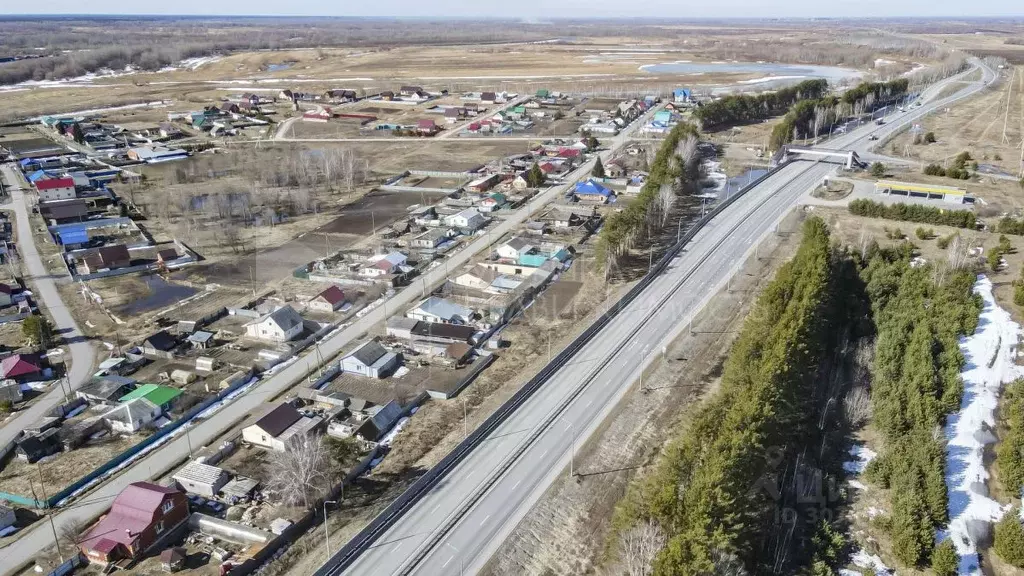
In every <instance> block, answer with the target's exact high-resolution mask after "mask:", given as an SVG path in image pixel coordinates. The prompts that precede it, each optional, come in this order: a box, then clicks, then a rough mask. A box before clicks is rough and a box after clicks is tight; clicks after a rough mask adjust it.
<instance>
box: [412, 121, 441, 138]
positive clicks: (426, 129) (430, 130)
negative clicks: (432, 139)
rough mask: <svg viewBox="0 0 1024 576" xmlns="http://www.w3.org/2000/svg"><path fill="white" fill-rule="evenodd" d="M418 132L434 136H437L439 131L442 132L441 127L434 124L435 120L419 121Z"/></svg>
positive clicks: (417, 124)
mask: <svg viewBox="0 0 1024 576" xmlns="http://www.w3.org/2000/svg"><path fill="white" fill-rule="evenodd" d="M416 130H418V131H419V132H420V134H427V135H430V136H433V135H434V134H437V133H438V131H440V130H441V127H440V126H438V125H437V123H436V122H434V121H433V120H417V121H416Z"/></svg>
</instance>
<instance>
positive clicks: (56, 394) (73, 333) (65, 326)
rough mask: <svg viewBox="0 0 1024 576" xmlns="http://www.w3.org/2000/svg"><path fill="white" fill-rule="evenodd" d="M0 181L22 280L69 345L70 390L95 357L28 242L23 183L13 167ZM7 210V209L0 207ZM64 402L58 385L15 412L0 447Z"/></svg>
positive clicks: (2, 432)
mask: <svg viewBox="0 0 1024 576" xmlns="http://www.w3.org/2000/svg"><path fill="white" fill-rule="evenodd" d="M2 171H3V178H4V180H5V181H6V182H7V187H6V188H7V191H8V192H10V195H11V205H10V207H11V208H13V210H14V218H15V224H16V227H17V234H18V254H19V256H20V257H21V260H22V263H23V264H24V266H23V271H22V274H24V280H25V281H26V282H30V283H31V286H30V288H32V289H33V291H34V292H33V294H34V295H35V300H36V302H37V304H39V306H40V307H41V308H44V309H45V310H47V311H49V313H50V317H51V318H53V325H54V329H55V330H56V331H57V332H58V333H60V334H61V336H63V337H64V339H65V340H67V342H69V344H67V345H66V347H67V348H68V350H69V351H70V352H71V358H70V360H71V366H70V369H69V371H68V384H69V385H70V387H71V388H72V389H75V388H78V387H79V386H81V385H82V384H84V383H85V382H86V381H87V380H88V379H89V376H90V375H91V374H92V368H93V360H94V359H95V357H96V354H95V351H94V350H93V347H92V344H90V343H89V341H88V340H86V339H85V338H83V337H82V332H81V331H80V330H79V329H78V324H76V323H75V319H74V318H73V317H72V316H71V313H70V312H69V311H68V309H67V307H66V306H64V301H63V300H61V297H60V292H57V284H56V282H55V281H54V278H53V276H51V275H50V273H49V272H48V271H47V269H46V265H45V264H44V263H43V260H42V258H41V257H40V255H39V251H38V250H36V245H35V243H34V242H33V239H32V224H31V222H30V221H29V218H28V205H27V204H26V201H27V198H25V194H24V192H22V185H23V183H24V180H23V179H22V177H21V174H20V173H19V172H18V171H17V170H15V169H14V167H13V164H5V165H3V166H2ZM0 208H4V209H7V208H8V207H7V206H0ZM63 401H64V392H62V386H61V385H60V384H54V385H53V387H52V388H51V389H50V391H49V392H47V393H46V394H45V395H44V396H43V397H42V398H37V399H36V401H35V402H33V403H32V405H31V406H29V407H28V408H26V409H24V410H20V411H18V413H17V414H15V416H14V417H13V418H12V419H11V420H10V421H8V422H7V423H5V424H4V426H3V428H0V446H2V445H6V444H7V443H8V442H10V441H11V440H14V438H15V436H16V435H17V434H18V433H19V432H21V431H22V430H24V429H25V428H28V427H29V426H31V425H32V424H35V423H36V422H38V421H39V419H40V418H42V417H43V415H44V414H46V413H47V412H49V411H50V409H52V408H53V407H54V406H57V405H58V404H60V403H61V402H63Z"/></svg>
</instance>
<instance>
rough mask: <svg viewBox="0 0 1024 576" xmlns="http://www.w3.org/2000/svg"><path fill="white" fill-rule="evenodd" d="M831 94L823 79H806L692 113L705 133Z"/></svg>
mask: <svg viewBox="0 0 1024 576" xmlns="http://www.w3.org/2000/svg"><path fill="white" fill-rule="evenodd" d="M827 92H828V81H827V80H824V79H814V80H804V81H803V82H800V83H799V84H797V85H796V86H792V87H790V88H783V89H781V90H776V91H774V92H766V93H763V94H730V95H728V96H723V97H722V98H719V99H718V100H713V101H711V102H708V103H706V104H703V105H702V106H701V107H699V108H697V109H696V110H695V111H694V112H693V116H694V118H696V119H697V120H698V121H700V125H701V127H702V128H703V129H704V130H714V129H717V128H721V127H723V126H730V125H735V124H746V123H750V122H754V121H757V120H763V119H765V118H771V117H772V116H777V115H779V114H781V113H783V112H785V111H786V110H787V109H789V107H790V106H792V105H793V104H795V103H796V102H799V101H800V100H808V99H809V100H815V99H818V98H821V97H822V96H824V95H825V94H826V93H827Z"/></svg>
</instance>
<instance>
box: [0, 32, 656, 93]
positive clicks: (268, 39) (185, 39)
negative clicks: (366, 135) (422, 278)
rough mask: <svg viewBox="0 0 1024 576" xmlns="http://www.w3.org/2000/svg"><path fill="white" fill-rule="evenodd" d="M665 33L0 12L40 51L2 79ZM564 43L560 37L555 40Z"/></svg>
mask: <svg viewBox="0 0 1024 576" xmlns="http://www.w3.org/2000/svg"><path fill="white" fill-rule="evenodd" d="M575 34H578V35H586V36H591V37H594V36H612V35H623V34H624V35H627V36H635V37H656V36H658V35H661V36H664V35H665V32H664V30H663V29H661V28H659V27H655V26H649V25H646V26H645V25H641V24H635V23H612V22H607V23H601V24H598V23H587V22H567V23H566V24H565V25H564V26H559V27H558V28H554V27H549V26H537V25H531V24H526V23H523V22H519V21H511V20H510V21H503V22H500V25H499V23H496V22H495V21H493V20H491V21H469V20H460V21H455V20H447V21H445V20H437V21H430V20H415V21H413V20H397V19H380V18H365V19H354V18H258V17H239V18H224V17H210V18H190V17H178V16H172V17H140V16H126V17H95V18H88V17H79V16H75V17H61V18H16V17H7V18H0V56H29V55H32V56H35V55H42V56H45V57H43V58H31V59H25V60H18V61H14V62H7V63H3V64H0V84H13V83H17V82H23V81H26V80H57V79H63V78H71V77H75V76H81V75H83V74H86V73H89V72H96V71H99V70H101V69H103V68H109V69H112V70H123V69H124V68H125V66H128V65H131V66H133V67H136V68H138V69H141V70H158V69H160V68H161V67H163V66H168V65H172V64H175V63H176V62H178V61H180V60H182V59H186V58H193V57H199V56H210V55H214V54H225V53H230V52H237V51H252V50H287V49H298V48H312V47H323V48H328V49H330V48H354V47H377V46H382V47H386V48H383V49H388V48H390V47H397V46H408V45H446V44H477V45H479V44H493V43H500V42H530V41H540V40H545V41H547V40H555V37H556V36H558V37H567V38H568V37H571V36H572V35H575ZM555 41H557V40H555Z"/></svg>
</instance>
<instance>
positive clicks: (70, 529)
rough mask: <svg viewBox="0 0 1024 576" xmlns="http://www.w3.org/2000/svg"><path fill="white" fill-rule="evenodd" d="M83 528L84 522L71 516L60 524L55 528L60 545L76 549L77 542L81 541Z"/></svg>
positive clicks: (67, 548) (68, 548)
mask: <svg viewBox="0 0 1024 576" xmlns="http://www.w3.org/2000/svg"><path fill="white" fill-rule="evenodd" d="M84 530H85V522H83V521H82V520H80V519H78V518H72V519H70V520H68V521H66V522H64V523H63V524H61V526H60V529H59V530H57V539H58V541H59V542H60V545H61V547H63V548H64V549H66V550H76V549H78V543H79V542H81V536H82V532H83V531H84Z"/></svg>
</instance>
